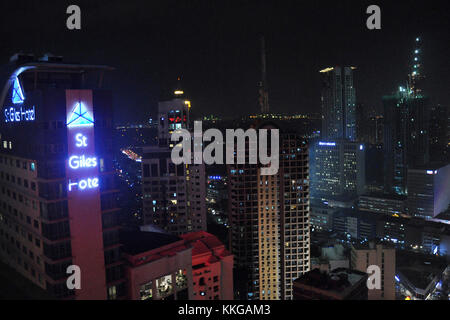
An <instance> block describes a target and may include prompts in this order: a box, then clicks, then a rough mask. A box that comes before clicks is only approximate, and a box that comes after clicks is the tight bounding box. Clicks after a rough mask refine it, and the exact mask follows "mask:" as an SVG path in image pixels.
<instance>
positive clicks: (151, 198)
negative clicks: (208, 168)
mask: <svg viewBox="0 0 450 320" xmlns="http://www.w3.org/2000/svg"><path fill="white" fill-rule="evenodd" d="M183 96H184V92H183V90H181V89H179V88H177V89H176V90H175V91H174V98H173V99H171V100H167V101H162V102H160V103H159V106H158V117H159V122H160V123H159V127H158V145H157V146H148V147H144V148H143V157H142V180H143V181H142V195H143V222H144V224H149V223H150V224H154V225H157V226H159V227H161V228H163V229H165V230H167V231H169V232H172V233H174V234H176V235H181V234H183V233H187V232H191V231H200V230H203V231H205V230H206V173H205V165H204V164H194V163H192V164H179V165H175V164H174V163H173V162H172V159H171V151H172V148H173V146H174V144H175V143H174V142H172V141H171V140H170V136H171V134H172V133H173V132H174V131H175V130H178V129H187V130H189V109H190V106H191V105H190V102H189V100H185V99H184V98H183Z"/></svg>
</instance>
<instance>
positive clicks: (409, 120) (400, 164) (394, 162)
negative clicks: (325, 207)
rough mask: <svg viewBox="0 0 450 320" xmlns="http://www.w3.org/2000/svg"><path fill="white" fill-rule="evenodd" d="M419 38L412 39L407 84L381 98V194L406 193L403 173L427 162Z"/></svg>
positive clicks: (425, 103)
mask: <svg viewBox="0 0 450 320" xmlns="http://www.w3.org/2000/svg"><path fill="white" fill-rule="evenodd" d="M420 41H421V40H420V38H416V48H415V49H414V55H413V60H412V64H411V69H412V71H411V72H410V73H409V75H408V76H409V82H408V85H407V86H406V88H405V87H399V90H398V91H397V92H396V93H394V94H393V95H391V96H385V97H383V106H384V133H383V138H384V151H385V159H384V166H385V192H388V193H390V192H393V193H397V194H406V178H407V170H408V168H409V167H411V166H417V165H424V164H426V163H428V161H429V115H430V114H429V99H428V97H427V96H426V95H425V92H424V90H423V82H424V75H423V66H422V62H421V53H422V51H421V49H420V48H419V47H420Z"/></svg>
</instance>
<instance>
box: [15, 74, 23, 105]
mask: <svg viewBox="0 0 450 320" xmlns="http://www.w3.org/2000/svg"><path fill="white" fill-rule="evenodd" d="M24 100H25V97H24V95H23V90H22V86H21V85H20V82H19V78H17V77H16V78H15V79H14V83H13V90H12V102H13V103H14V104H19V103H23V101H24Z"/></svg>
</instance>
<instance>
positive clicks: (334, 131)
mask: <svg viewBox="0 0 450 320" xmlns="http://www.w3.org/2000/svg"><path fill="white" fill-rule="evenodd" d="M355 69H356V68H355V67H343V68H341V67H332V68H326V69H323V70H321V71H320V74H321V75H322V94H321V101H322V139H331V140H333V139H348V140H350V141H355V140H356V96H355V87H354V85H353V70H355Z"/></svg>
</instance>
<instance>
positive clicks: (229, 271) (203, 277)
mask: <svg viewBox="0 0 450 320" xmlns="http://www.w3.org/2000/svg"><path fill="white" fill-rule="evenodd" d="M181 238H183V239H184V240H185V241H186V243H187V244H189V245H190V246H191V247H192V279H193V288H194V290H193V291H194V300H233V255H232V254H230V252H229V251H228V250H227V249H226V248H225V245H224V244H223V243H221V242H220V241H219V239H217V237H216V236H214V235H212V234H210V233H207V232H204V231H199V232H191V233H188V234H184V235H182V236H181Z"/></svg>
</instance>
